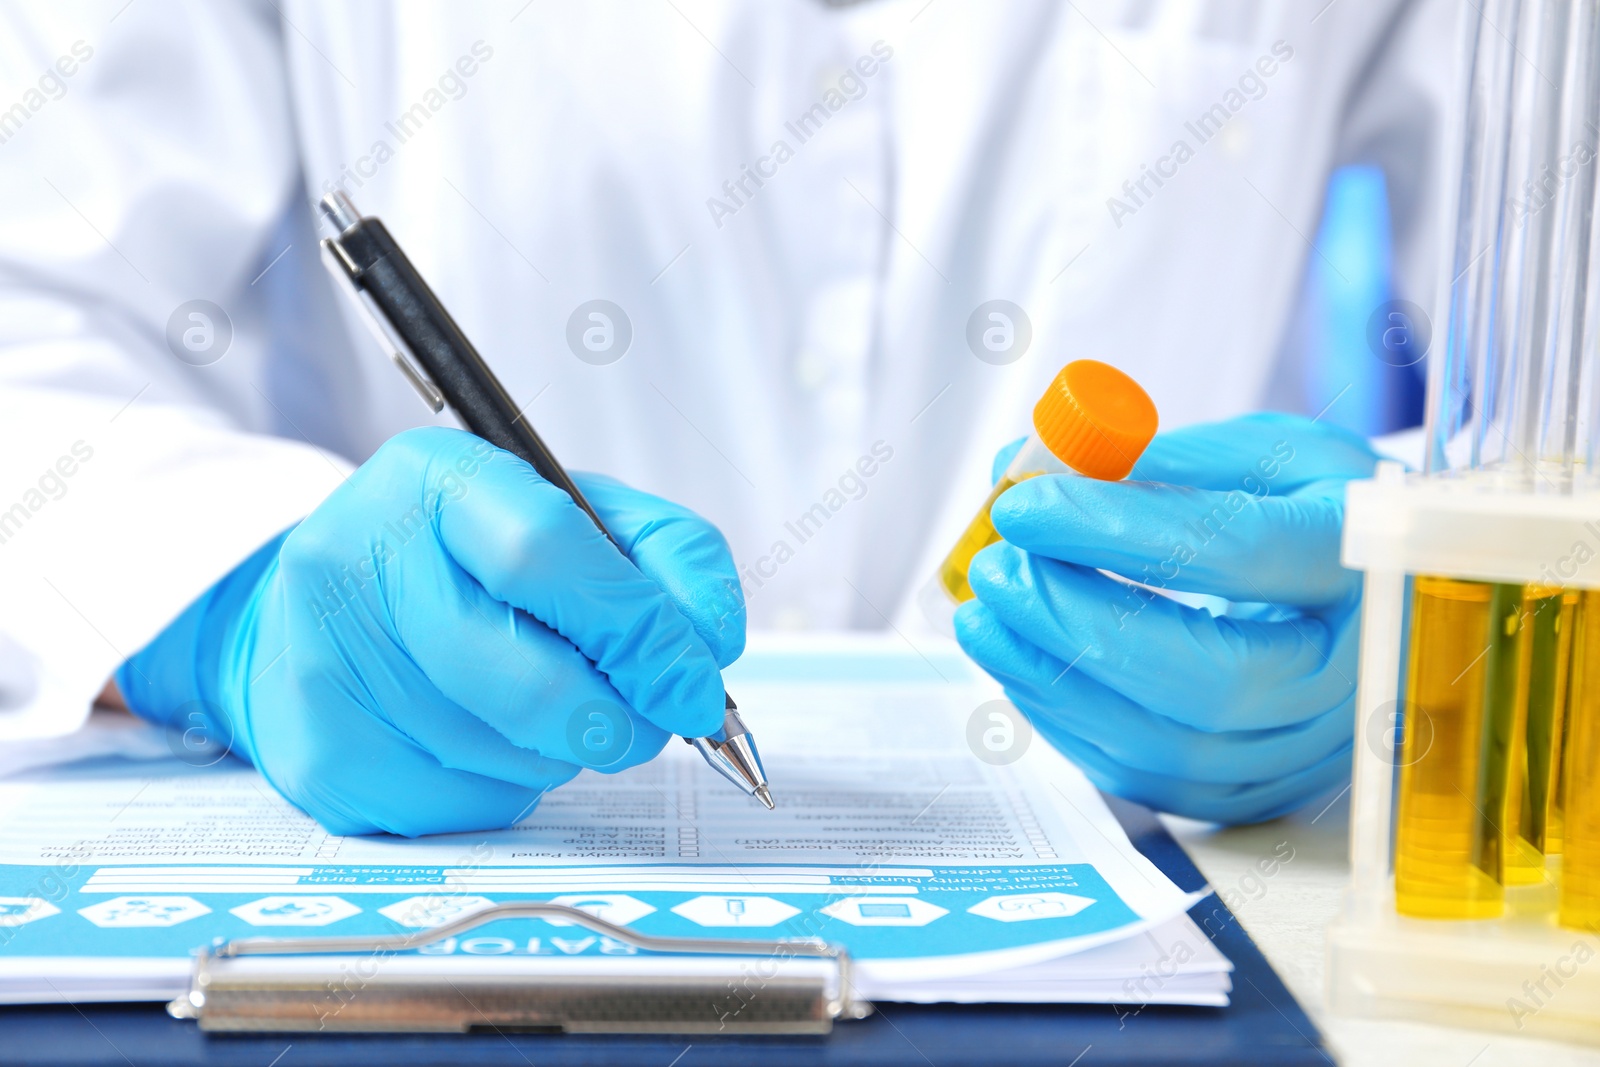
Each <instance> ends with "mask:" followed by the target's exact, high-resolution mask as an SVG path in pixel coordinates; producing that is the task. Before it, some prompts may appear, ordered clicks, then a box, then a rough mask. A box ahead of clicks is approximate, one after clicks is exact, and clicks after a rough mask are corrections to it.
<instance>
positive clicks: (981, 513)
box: [939, 471, 1044, 604]
mask: <svg viewBox="0 0 1600 1067" xmlns="http://www.w3.org/2000/svg"><path fill="white" fill-rule="evenodd" d="M1043 473H1044V472H1043V471H1030V472H1029V473H1027V474H1023V475H1019V476H1017V477H1015V478H1012V477H1010V476H1009V475H1008V476H1005V477H1002V478H1001V479H1000V480H999V481H998V482H996V483H995V484H994V488H993V489H992V490H990V491H989V499H987V500H985V501H984V502H983V507H981V508H979V509H978V513H977V514H976V515H974V516H973V517H972V521H971V522H970V523H968V524H967V528H966V530H964V531H963V532H962V534H961V536H960V537H959V538H957V539H956V547H954V548H952V549H951V550H950V554H949V555H948V556H946V557H945V558H944V562H943V563H941V564H939V584H940V585H942V586H944V591H945V592H947V593H949V594H950V597H951V599H953V600H954V601H955V602H956V603H958V604H965V603H966V602H967V601H969V600H971V599H972V598H973V597H974V596H975V595H976V594H974V593H973V591H972V585H971V584H970V583H969V582H968V581H967V568H968V567H970V566H972V557H973V556H976V555H977V554H978V553H979V552H981V551H983V550H984V549H985V548H988V547H989V546H990V545H992V544H994V543H995V542H996V541H998V540H1000V532H999V531H998V530H996V529H995V528H994V520H992V519H990V518H989V509H990V508H992V507H994V502H995V501H996V500H999V499H1000V494H1001V493H1003V492H1005V491H1006V490H1007V489H1010V488H1011V487H1012V486H1013V485H1016V484H1017V483H1018V482H1020V481H1023V480H1025V479H1028V478H1032V477H1034V476H1035V475H1038V474H1043Z"/></svg>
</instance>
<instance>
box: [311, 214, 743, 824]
mask: <svg viewBox="0 0 1600 1067" xmlns="http://www.w3.org/2000/svg"><path fill="white" fill-rule="evenodd" d="M319 206H320V208H321V211H322V215H323V218H324V219H325V220H326V221H327V222H328V224H329V225H330V226H331V227H332V228H333V230H334V231H335V236H333V237H330V238H324V239H323V241H322V261H323V263H324V264H325V265H326V266H327V268H328V271H329V273H331V274H332V275H333V278H334V281H335V282H336V283H337V284H338V285H339V287H340V288H341V289H343V290H344V291H345V293H346V295H348V296H349V297H350V298H351V300H353V301H354V302H355V305H356V307H357V309H358V310H359V311H360V312H361V316H362V318H363V319H364V320H365V321H366V323H367V326H368V327H369V328H370V329H371V330H372V333H373V336H374V337H375V338H377V340H378V343H379V344H380V345H382V346H383V347H384V349H385V350H386V351H387V352H388V353H389V356H390V358H391V359H393V360H394V363H395V365H396V366H397V367H399V368H400V372H401V373H402V374H404V375H405V377H406V380H407V381H409V382H410V383H411V385H412V387H413V388H414V389H416V391H417V392H418V394H420V395H421V397H422V400H423V403H425V404H427V405H428V407H429V408H431V409H432V410H433V411H435V412H439V411H442V410H444V407H445V405H446V404H449V406H450V409H451V411H453V412H454V413H455V415H456V417H457V418H458V419H460V420H461V422H462V424H463V425H464V426H465V427H466V428H467V429H468V430H470V431H472V432H473V433H475V434H477V435H478V436H479V437H481V438H483V439H484V440H485V441H488V442H489V443H490V444H492V445H494V446H496V447H497V448H503V449H505V450H506V451H507V452H510V453H511V454H512V455H515V456H518V457H520V458H522V459H524V460H526V461H527V462H528V463H529V464H530V465H531V466H532V467H533V469H534V470H536V471H538V472H539V475H540V476H541V477H543V478H544V479H545V480H546V481H548V482H551V483H552V484H554V485H557V486H560V487H561V488H562V489H563V490H565V491H566V493H567V495H568V496H570V497H572V500H573V502H574V503H575V504H577V505H578V506H579V507H580V508H582V509H583V510H584V511H585V512H586V513H587V514H588V516H589V518H591V519H593V520H594V524H595V525H596V526H598V527H599V528H600V530H601V532H602V533H604V534H605V535H606V537H607V538H608V539H609V540H610V541H611V543H612V544H616V543H617V542H616V538H614V537H612V536H611V532H610V531H609V530H607V529H606V527H605V523H603V522H601V521H600V516H599V514H598V513H596V511H595V510H594V507H593V506H592V505H590V503H589V501H587V500H585V499H584V496H583V493H582V491H581V490H579V489H578V486H577V483H576V482H574V481H573V480H572V476H571V475H569V474H568V473H567V472H566V471H565V470H564V469H563V468H562V466H561V464H560V463H559V462H557V461H556V458H555V456H554V455H553V454H552V453H551V452H550V449H549V448H547V447H546V446H545V443H544V442H543V441H542V440H540V439H539V435H538V434H537V433H535V432H534V429H533V427H532V426H530V425H528V420H527V419H525V418H523V417H522V414H521V412H519V411H518V410H517V406H516V404H515V403H513V402H512V400H511V396H510V394H508V393H507V392H506V390H505V387H504V386H503V385H501V384H500V380H499V379H498V378H496V377H495V375H494V372H493V371H492V370H490V369H489V365H488V364H487V363H485V362H484V361H483V357H482V356H480V355H479V354H478V350H477V349H475V348H473V347H472V342H471V341H468V340H467V337H466V334H464V333H462V332H461V328H460V327H459V326H457V325H456V323H455V320H454V319H452V318H451V317H450V313H449V312H448V311H446V310H445V308H444V305H443V304H441V303H440V302H439V298H438V297H436V296H434V294H433V290H432V289H430V288H428V283H427V282H425V281H423V280H422V275H420V274H418V273H417V270H416V268H415V267H413V266H412V265H411V261H410V260H409V259H407V258H406V254H405V253H404V252H402V251H401V250H400V246H399V245H398V244H396V243H395V240H394V238H393V237H391V236H390V235H389V231H388V229H387V228H386V227H385V226H384V225H383V223H382V221H380V220H379V219H377V218H375V217H371V216H363V215H362V214H361V213H360V212H359V211H357V210H356V207H355V205H354V204H353V203H351V202H350V198H349V197H348V196H346V195H345V194H344V193H342V192H334V193H330V194H328V195H327V196H325V197H323V198H322V202H321V204H320V205H319ZM618 551H621V546H620V545H618ZM724 697H725V699H726V702H727V710H726V712H725V714H724V718H723V725H722V730H721V735H720V736H713V737H696V738H684V740H686V741H689V742H690V743H691V744H693V745H694V746H695V747H696V748H697V749H699V750H700V754H701V755H702V756H704V757H705V760H706V762H707V763H709V764H711V766H712V768H713V769H714V770H716V771H717V773H719V774H721V775H722V776H723V777H724V778H726V779H728V781H730V782H732V783H733V784H734V785H736V786H738V787H739V788H740V789H742V790H744V791H745V792H746V793H748V794H750V795H751V796H754V797H755V798H756V799H757V800H759V801H761V803H762V804H764V805H766V806H767V808H768V809H771V808H772V806H773V803H772V793H771V791H770V790H769V789H768V788H767V776H766V772H765V770H764V769H763V768H762V766H761V755H760V753H758V752H757V751H756V744H755V738H754V737H751V736H750V731H749V730H747V729H746V728H745V725H744V722H743V720H741V719H740V718H739V712H738V709H737V708H736V707H735V705H734V703H733V698H732V697H731V696H727V695H726V693H724Z"/></svg>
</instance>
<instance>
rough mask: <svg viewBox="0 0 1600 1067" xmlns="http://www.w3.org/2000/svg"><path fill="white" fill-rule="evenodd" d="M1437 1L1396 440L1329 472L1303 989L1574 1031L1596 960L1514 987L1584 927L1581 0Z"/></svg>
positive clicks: (1598, 871)
mask: <svg viewBox="0 0 1600 1067" xmlns="http://www.w3.org/2000/svg"><path fill="white" fill-rule="evenodd" d="M1459 14H1460V17H1461V26H1460V29H1461V31H1462V33H1461V36H1460V38H1459V43H1460V44H1461V46H1462V50H1461V52H1460V53H1459V55H1460V60H1461V70H1460V75H1461V77H1460V80H1459V82H1458V87H1457V89H1458V96H1457V101H1456V103H1457V105H1458V106H1456V107H1455V108H1454V124H1455V125H1456V129H1455V130H1454V131H1452V132H1451V134H1450V136H1451V138H1452V152H1459V155H1457V156H1456V158H1455V160H1453V161H1452V163H1451V167H1452V172H1451V173H1450V175H1449V182H1448V185H1447V187H1446V188H1445V189H1444V190H1442V191H1441V196H1440V198H1439V207H1440V212H1441V213H1440V216H1439V218H1440V219H1441V220H1445V221H1444V224H1445V226H1446V228H1447V230H1448V240H1447V241H1443V242H1441V245H1440V249H1439V251H1440V253H1441V257H1442V260H1443V262H1442V264H1441V267H1442V269H1441V271H1440V278H1441V279H1442V281H1443V288H1442V290H1441V292H1440V294H1439V295H1440V297H1441V300H1440V303H1439V304H1438V305H1436V306H1435V307H1434V308H1430V309H1428V310H1427V311H1424V312H1419V310H1418V309H1416V308H1411V309H1409V310H1408V311H1406V312H1405V313H1403V314H1402V313H1399V312H1393V313H1391V312H1390V310H1389V309H1388V308H1387V306H1386V309H1385V319H1384V322H1385V325H1386V326H1388V327H1391V328H1393V330H1394V332H1395V334H1396V335H1397V336H1403V337H1405V338H1406V339H1407V341H1408V343H1409V342H1412V341H1415V342H1416V344H1415V345H1414V347H1409V348H1408V349H1407V352H1408V353H1410V355H1409V356H1408V357H1407V358H1421V356H1422V354H1423V350H1426V357H1427V379H1428V382H1427V406H1426V425H1425V427H1424V430H1423V458H1422V462H1421V464H1420V469H1414V470H1407V469H1405V468H1404V467H1402V466H1401V465H1400V464H1398V463H1392V462H1380V463H1379V464H1378V466H1377V470H1376V471H1375V473H1374V476H1373V478H1371V479H1370V480H1365V481H1356V482H1351V483H1349V484H1348V485H1347V486H1346V488H1345V512H1344V546H1343V554H1342V558H1343V563H1344V565H1345V566H1346V567H1349V568H1352V569H1354V570H1359V571H1360V572H1362V575H1363V592H1362V615H1361V630H1360V664H1359V677H1358V678H1357V696H1356V709H1355V711H1356V713H1355V716H1354V719H1355V737H1354V741H1355V745H1354V749H1353V752H1354V756H1353V765H1354V774H1353V776H1352V782H1351V786H1350V791H1349V797H1350V800H1349V819H1350V827H1351V842H1350V857H1351V879H1350V889H1349V893H1348V897H1347V900H1346V905H1347V906H1346V908H1345V909H1344V910H1343V911H1342V912H1341V915H1340V917H1339V919H1338V920H1336V921H1335V922H1334V923H1333V924H1332V925H1331V926H1330V928H1329V932H1328V945H1329V962H1328V977H1329V989H1330V1007H1331V1008H1332V1010H1333V1011H1335V1012H1342V1013H1345V1014H1361V1015H1383V1016H1390V1017H1392V1016H1404V1015H1410V1016H1413V1017H1416V1018H1420V1019H1430V1020H1432V1021H1436V1022H1438V1021H1444V1020H1448V1021H1449V1022H1451V1023H1452V1024H1454V1023H1462V1022H1465V1023H1468V1024H1470V1025H1482V1026H1487V1027H1501V1028H1509V1029H1511V1030H1515V1031H1518V1032H1522V1033H1524V1034H1532V1035H1535V1036H1557V1035H1559V1036H1564V1037H1570V1036H1574V1035H1576V1034H1578V1033H1579V1032H1580V1031H1581V1032H1582V1034H1583V1035H1584V1036H1585V1037H1586V1039H1589V1040H1595V1041H1600V974H1597V973H1595V972H1584V973H1580V974H1575V975H1569V973H1568V971H1567V970H1562V971H1561V972H1560V974H1559V976H1558V977H1559V979H1560V980H1559V982H1557V983H1556V985H1558V986H1559V987H1560V989H1559V991H1558V992H1555V993H1554V994H1553V995H1551V993H1550V990H1547V989H1546V988H1545V982H1546V981H1548V979H1544V978H1542V977H1535V978H1534V979H1533V981H1532V984H1531V986H1530V985H1524V983H1525V982H1527V981H1528V979H1529V976H1543V975H1547V974H1554V973H1555V972H1554V971H1552V970H1551V968H1552V967H1554V966H1555V962H1554V961H1559V960H1563V959H1566V958H1567V956H1566V955H1564V954H1570V953H1571V951H1572V946H1573V944H1574V942H1575V939H1576V938H1578V937H1579V936H1580V935H1578V934H1576V933H1574V931H1582V932H1583V933H1584V934H1587V933H1600V226H1596V225H1595V221H1596V218H1597V217H1600V167H1596V166H1589V167H1585V168H1582V169H1577V170H1573V171H1572V172H1571V173H1570V174H1567V173H1566V172H1563V174H1562V175H1561V178H1562V180H1561V181H1560V182H1555V183H1552V182H1549V181H1547V178H1548V175H1550V174H1551V173H1552V170H1551V168H1552V167H1553V166H1554V164H1552V163H1551V162H1550V161H1551V160H1552V159H1557V158H1559V156H1560V151H1559V150H1558V146H1562V145H1571V144H1574V143H1578V141H1580V140H1582V141H1583V143H1586V144H1588V143H1592V138H1593V133H1592V131H1593V130H1595V129H1600V2H1588V0H1586V2H1584V3H1576V4H1574V3H1570V2H1566V0H1483V2H1482V3H1476V2H1475V3H1473V4H1472V5H1469V6H1466V7H1463V8H1461V9H1459ZM1585 138H1587V139H1585ZM1457 166H1459V169H1453V168H1455V167H1457ZM1529 189H1536V190H1543V191H1542V192H1541V193H1540V197H1539V202H1538V204H1537V205H1536V207H1535V209H1533V210H1530V209H1528V207H1527V204H1528V203H1529V201H1528V200H1527V199H1526V196H1525V194H1526V193H1527V191H1528V190H1529ZM1430 320H1431V321H1430ZM1419 332H1420V335H1419ZM1384 336H1385V338H1387V337H1388V336H1389V335H1388V334H1385V335H1384ZM1430 341H1431V343H1430ZM1386 343H1387V342H1386ZM1393 354H1395V355H1400V354H1401V353H1393ZM1396 726H1398V727H1399V735H1398V739H1397V737H1396V734H1395V732H1394V729H1395V727H1396ZM1530 988H1532V989H1534V993H1535V994H1536V995H1534V996H1533V998H1532V999H1531V1000H1529V999H1528V998H1529V996H1530V994H1529V993H1528V992H1527V990H1528V989H1530ZM1551 988H1552V989H1553V988H1554V987H1551ZM1508 998H1509V999H1508Z"/></svg>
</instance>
